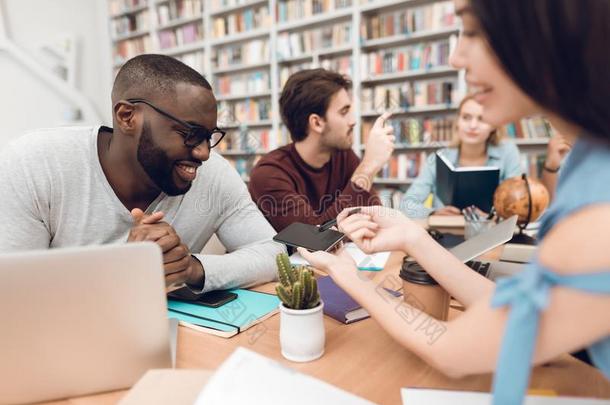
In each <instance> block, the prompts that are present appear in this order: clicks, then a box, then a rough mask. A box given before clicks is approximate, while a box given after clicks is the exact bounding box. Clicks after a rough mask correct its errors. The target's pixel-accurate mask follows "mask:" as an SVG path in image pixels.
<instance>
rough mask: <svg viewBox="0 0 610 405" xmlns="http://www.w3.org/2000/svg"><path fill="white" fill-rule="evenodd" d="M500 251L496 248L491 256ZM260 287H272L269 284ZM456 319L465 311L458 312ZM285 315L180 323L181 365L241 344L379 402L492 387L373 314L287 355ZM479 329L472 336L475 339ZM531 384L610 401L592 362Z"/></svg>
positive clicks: (205, 360) (96, 402) (329, 325)
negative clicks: (308, 355) (460, 373)
mask: <svg viewBox="0 0 610 405" xmlns="http://www.w3.org/2000/svg"><path fill="white" fill-rule="evenodd" d="M493 254H494V255H495V254H499V252H498V251H496V252H494V253H493ZM401 259H402V257H401V255H399V254H393V255H392V256H391V257H390V260H389V261H388V265H387V266H386V269H385V270H384V271H383V272H380V273H378V274H377V275H376V276H375V278H376V279H379V278H380V277H385V276H387V275H388V274H397V269H398V268H399V266H400V262H401ZM257 289H258V290H261V291H265V292H271V291H273V285H272V284H267V285H264V286H262V287H260V288H257ZM452 316H459V311H456V310H453V313H452ZM279 320H280V317H279V315H274V316H273V317H271V318H269V319H268V320H266V321H265V322H263V323H262V324H260V325H259V327H258V328H254V329H250V330H248V331H246V332H243V333H241V334H239V335H237V336H234V337H233V338H230V339H223V338H219V337H216V336H213V335H208V334H205V333H201V332H197V331H194V330H192V329H188V328H184V327H180V328H179V334H178V352H177V367H179V368H203V369H208V370H214V369H216V368H217V367H218V366H219V365H220V364H221V363H222V362H223V361H224V360H225V359H226V358H227V357H228V356H229V355H230V354H231V353H232V352H233V351H234V350H235V349H236V348H237V347H238V346H244V347H246V348H248V349H250V350H253V351H255V352H258V353H260V354H262V355H264V356H267V357H270V358H272V359H276V360H278V361H280V362H281V363H283V364H285V365H288V366H290V367H292V368H294V369H296V370H299V371H300V372H303V373H305V374H309V375H311V376H314V377H316V378H319V379H321V380H324V381H326V382H328V383H330V384H333V385H336V386H337V387H339V388H342V389H344V390H347V391H349V392H352V393H354V394H356V395H359V396H361V397H363V398H366V399H369V400H371V401H373V402H376V403H379V404H400V403H401V399H400V388H401V387H407V386H410V387H429V388H445V389H457V390H474V391H489V390H490V387H491V381H492V376H491V375H490V374H486V375H477V376H469V377H466V378H461V379H451V378H449V377H446V376H445V375H443V374H442V373H441V372H439V371H436V370H435V369H433V368H432V367H430V366H428V365H427V364H426V363H424V362H423V361H422V360H421V359H419V358H418V357H417V356H416V355H415V354H413V353H411V352H410V351H408V350H407V349H405V348H403V347H402V346H400V345H399V344H398V343H396V342H395V341H394V340H393V339H392V338H390V336H389V335H388V334H387V333H386V332H385V331H384V330H383V329H381V327H380V326H379V324H377V322H375V321H374V320H372V319H366V320H363V321H360V322H357V323H354V324H351V325H343V324H341V323H339V322H337V321H335V320H333V319H331V318H329V317H324V323H325V328H326V349H325V354H324V355H323V356H322V357H321V358H320V359H318V360H316V361H313V362H310V363H293V362H290V361H288V360H285V359H284V358H283V357H282V355H281V353H280V347H279ZM475 333H476V332H475V331H473V338H475ZM530 387H531V388H532V389H542V390H549V389H551V390H554V391H556V392H557V393H558V394H559V395H569V396H581V397H599V398H610V383H609V382H608V381H607V380H606V379H605V378H604V377H603V375H602V374H601V373H600V372H599V371H598V370H596V369H595V368H593V367H590V366H588V365H586V364H585V363H583V362H581V361H579V360H576V359H575V358H573V357H571V356H569V355H564V356H561V357H560V358H558V359H557V360H556V361H553V362H551V363H549V364H547V365H545V366H540V367H536V368H535V369H534V372H533V374H532V379H531V384H530ZM124 393H125V391H123V392H114V393H109V394H103V395H97V396H90V397H84V398H76V399H72V400H67V401H61V402H53V404H54V405H59V404H64V405H65V404H71V405H101V404H113V403H116V402H117V401H118V400H119V399H120V398H121V396H122V395H124Z"/></svg>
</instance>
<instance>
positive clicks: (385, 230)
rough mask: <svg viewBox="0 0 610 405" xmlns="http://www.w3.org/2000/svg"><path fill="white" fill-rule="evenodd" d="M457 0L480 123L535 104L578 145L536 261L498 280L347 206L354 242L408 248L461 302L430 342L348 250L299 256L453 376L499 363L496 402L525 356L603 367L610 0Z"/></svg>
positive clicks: (507, 395)
mask: <svg viewBox="0 0 610 405" xmlns="http://www.w3.org/2000/svg"><path fill="white" fill-rule="evenodd" d="M454 3H455V9H456V13H457V14H458V15H460V16H461V17H462V21H463V30H462V33H461V35H460V39H459V41H458V44H457V46H456V49H455V50H454V52H453V54H452V55H451V63H452V64H453V65H454V66H456V67H458V68H462V69H465V71H466V81H467V82H468V85H469V89H470V91H471V92H472V93H473V95H474V98H475V100H476V101H477V102H478V103H480V104H481V105H482V106H483V119H484V120H485V121H486V122H488V123H490V124H491V125H493V126H500V125H504V124H506V123H508V122H512V121H515V120H518V119H520V118H522V117H526V116H531V115H534V114H543V115H544V116H545V117H546V118H547V119H549V121H550V122H551V124H553V126H554V127H555V128H556V129H557V130H558V131H559V132H560V133H562V134H564V136H565V137H566V138H569V139H568V140H569V141H570V144H572V145H573V147H572V150H571V152H570V154H569V155H568V157H567V158H566V160H565V162H564V163H563V164H562V168H561V173H560V177H559V181H558V185H557V192H556V196H555V199H554V200H553V203H552V205H551V207H550V208H549V210H548V211H547V213H546V215H545V216H544V219H543V220H542V223H541V229H540V232H539V235H538V239H539V249H538V253H537V255H536V257H535V258H534V260H533V262H532V263H531V264H530V265H528V266H526V268H525V270H523V271H522V272H521V273H519V274H517V275H516V276H514V277H511V278H508V279H504V280H500V281H499V282H498V284H497V285H496V284H494V283H493V282H491V281H490V280H488V279H486V278H484V277H482V276H480V275H479V274H478V273H476V272H474V271H472V270H471V269H469V268H468V267H466V266H465V265H464V264H463V263H461V262H459V261H458V260H457V259H456V258H455V257H454V256H453V255H452V254H450V253H449V252H448V251H446V250H445V249H443V248H442V247H441V246H440V245H438V244H437V243H436V242H435V241H434V240H433V239H432V238H431V237H430V236H429V235H428V234H427V233H426V231H425V230H424V229H423V228H421V227H420V226H418V225H417V224H415V223H414V222H412V221H411V220H409V219H408V218H406V217H405V216H404V215H402V214H401V213H399V212H397V211H394V210H390V209H386V208H382V207H363V208H362V210H361V212H360V213H358V214H355V215H352V216H349V218H348V217H347V212H343V213H341V215H340V216H339V218H338V222H339V229H340V230H341V231H343V232H344V233H346V234H347V235H348V236H349V237H350V238H351V239H352V240H353V241H355V242H356V243H357V244H358V245H359V246H360V248H361V249H363V250H364V251H366V252H376V251H384V250H392V251H393V250H400V251H403V252H405V253H407V254H409V255H410V256H412V257H413V258H414V259H415V260H417V261H418V262H419V264H421V265H422V266H423V268H424V269H426V271H427V272H428V273H429V274H430V275H431V276H432V277H433V278H434V279H435V280H436V281H437V282H438V283H439V284H441V285H442V286H443V287H444V288H445V289H446V290H447V291H448V292H449V293H450V294H451V295H452V296H454V297H455V298H457V299H458V300H459V301H460V302H461V303H462V304H464V305H465V306H466V310H465V312H464V313H463V314H462V315H461V316H459V317H458V318H456V319H455V320H452V321H449V322H445V323H444V325H443V326H444V327H445V328H446V331H445V333H444V334H443V335H442V336H441V337H440V338H439V339H438V340H437V341H436V342H435V343H434V344H433V345H429V344H428V343H427V341H426V336H424V335H423V334H422V333H421V332H418V331H416V330H413V328H409V327H408V325H406V324H405V323H404V322H403V321H402V320H401V317H400V315H399V314H398V313H396V312H395V311H394V307H395V305H393V304H392V303H389V301H388V300H386V299H385V298H384V297H381V296H380V295H378V294H377V292H376V291H375V287H376V286H375V285H374V283H373V282H370V281H366V280H362V279H361V278H360V277H359V276H358V271H357V269H356V266H355V265H354V263H353V261H352V260H351V259H350V258H349V256H348V255H346V254H344V253H343V252H341V253H339V254H338V255H331V254H328V253H325V252H315V253H308V252H305V251H301V254H302V255H303V256H304V257H305V258H306V259H307V260H308V261H309V262H310V263H312V264H313V265H314V266H315V267H317V268H320V269H324V270H326V271H327V272H328V273H329V274H331V276H332V277H333V278H334V280H335V281H336V282H337V284H339V285H340V286H341V287H342V288H343V289H345V290H346V291H347V292H348V293H349V294H350V295H351V296H352V297H353V298H354V299H356V300H357V301H358V302H359V303H360V304H361V305H362V306H363V307H364V308H366V309H367V310H368V312H369V313H370V314H371V316H373V317H374V318H375V319H376V320H377V321H378V322H379V323H380V324H381V325H382V326H383V328H384V329H385V330H386V331H387V332H388V333H389V334H390V335H392V336H393V337H394V338H395V339H396V340H398V341H399V342H400V343H401V344H402V345H404V346H405V347H407V348H408V349H409V350H412V351H413V352H415V353H417V354H418V355H419V356H421V357H422V358H423V359H425V360H426V361H428V362H429V363H430V364H431V365H433V366H435V367H436V368H438V369H439V370H441V371H443V372H444V373H446V374H449V375H452V376H462V375H466V374H476V373H484V372H491V371H495V378H494V386H493V390H494V404H496V405H498V404H500V405H504V404H507V405H508V404H517V403H521V402H522V400H523V398H524V396H525V393H526V390H527V387H528V381H529V374H530V368H531V366H532V365H535V364H543V363H545V362H548V361H550V360H553V359H554V358H556V357H557V356H559V355H561V354H564V353H569V352H574V351H576V350H578V349H587V350H588V352H589V354H590V355H591V358H592V360H593V363H594V364H595V365H596V366H597V367H599V368H600V369H601V371H602V372H603V373H604V375H605V376H606V378H608V377H610V249H608V246H609V245H610V231H609V230H610V187H609V186H608V185H609V184H610V103H608V99H609V97H610V79H609V76H608V72H610V53H609V52H608V46H607V38H608V37H610V24H608V21H610V1H608V0H579V1H574V0H513V1H506V0H454ZM568 134H570V135H568ZM572 134H573V135H572ZM474 331H476V335H477V339H472V335H473V333H474Z"/></svg>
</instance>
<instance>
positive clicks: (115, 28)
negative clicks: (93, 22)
mask: <svg viewBox="0 0 610 405" xmlns="http://www.w3.org/2000/svg"><path fill="white" fill-rule="evenodd" d="M148 22H149V15H148V10H144V11H142V12H139V13H136V14H128V15H124V16H122V17H118V18H113V19H112V20H110V32H112V34H113V36H114V37H115V38H116V37H119V36H122V35H127V34H130V33H133V32H141V31H146V30H147V29H148Z"/></svg>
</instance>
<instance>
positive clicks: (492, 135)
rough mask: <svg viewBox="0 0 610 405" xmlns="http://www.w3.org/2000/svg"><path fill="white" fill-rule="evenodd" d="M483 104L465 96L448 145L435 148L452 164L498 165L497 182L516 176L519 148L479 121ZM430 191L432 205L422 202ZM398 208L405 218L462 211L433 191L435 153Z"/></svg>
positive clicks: (427, 160) (467, 165)
mask: <svg viewBox="0 0 610 405" xmlns="http://www.w3.org/2000/svg"><path fill="white" fill-rule="evenodd" d="M482 114H483V106H482V105H481V104H479V103H478V102H477V101H476V100H475V99H474V97H473V96H466V97H465V98H464V99H463V100H462V101H461V102H460V105H459V107H458V115H457V118H456V122H455V128H454V139H453V140H452V142H451V145H450V146H449V147H448V148H444V149H442V150H440V151H439V153H442V154H443V155H444V156H445V157H446V158H447V159H448V160H449V161H450V162H451V163H453V165H454V166H455V167H469V166H493V167H497V168H499V169H500V182H503V181H504V180H506V179H509V178H511V177H515V176H519V175H520V174H521V173H522V172H523V170H522V169H521V165H520V161H521V158H520V156H519V149H518V148H517V146H516V145H515V144H514V143H513V142H511V141H509V140H505V139H500V135H499V133H498V132H497V131H496V129H495V128H494V127H493V126H491V125H489V124H488V123H486V122H485V121H483V116H482ZM430 194H432V196H433V197H432V208H427V207H425V206H424V203H425V202H426V200H427V199H428V196H429V195H430ZM400 210H401V211H402V212H403V213H404V214H405V215H407V216H408V217H409V218H424V217H427V216H428V215H430V214H435V215H462V214H461V212H460V210H459V209H458V208H456V207H454V206H451V205H444V204H443V202H442V201H441V200H440V198H439V197H438V195H437V194H436V154H435V153H431V154H430V155H429V156H428V159H426V162H425V164H424V166H423V167H422V170H421V172H420V174H419V176H417V179H416V180H415V181H414V182H413V184H412V185H411V186H410V187H409V189H408V190H407V192H406V193H405V195H404V197H403V199H402V201H401V203H400Z"/></svg>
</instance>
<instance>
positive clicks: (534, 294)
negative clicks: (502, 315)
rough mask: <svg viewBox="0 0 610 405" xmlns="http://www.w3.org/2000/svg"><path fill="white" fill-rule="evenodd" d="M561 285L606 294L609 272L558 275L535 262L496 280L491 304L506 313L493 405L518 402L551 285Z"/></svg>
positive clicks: (524, 386)
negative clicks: (509, 276)
mask: <svg viewBox="0 0 610 405" xmlns="http://www.w3.org/2000/svg"><path fill="white" fill-rule="evenodd" d="M556 285H565V286H569V287H571V288H576V289H579V290H583V291H587V292H591V293H606V294H608V293H610V272H604V273H589V274H577V275H568V276H564V275H558V274H556V273H553V272H551V271H549V270H547V269H545V268H543V267H542V266H540V264H539V263H538V261H537V260H535V261H534V262H533V263H532V264H530V265H528V266H527V267H526V268H525V269H524V270H523V271H522V272H520V273H519V274H517V275H515V276H513V277H511V278H506V279H501V280H498V283H497V287H496V291H495V293H494V296H493V298H492V301H491V305H492V307H494V308H498V307H505V306H508V307H509V308H510V312H509V315H508V321H507V323H506V329H505V334H504V338H503V340H502V346H501V349H500V355H499V357H498V366H497V370H496V375H495V377H494V382H493V393H494V398H493V405H515V404H520V403H522V401H523V399H524V397H525V394H526V391H527V387H528V384H529V377H530V371H531V362H532V356H533V352H534V344H535V342H536V335H537V332H538V323H539V319H540V312H541V311H542V310H544V309H545V308H546V307H547V305H548V302H549V293H550V290H551V288H552V287H553V286H556Z"/></svg>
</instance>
